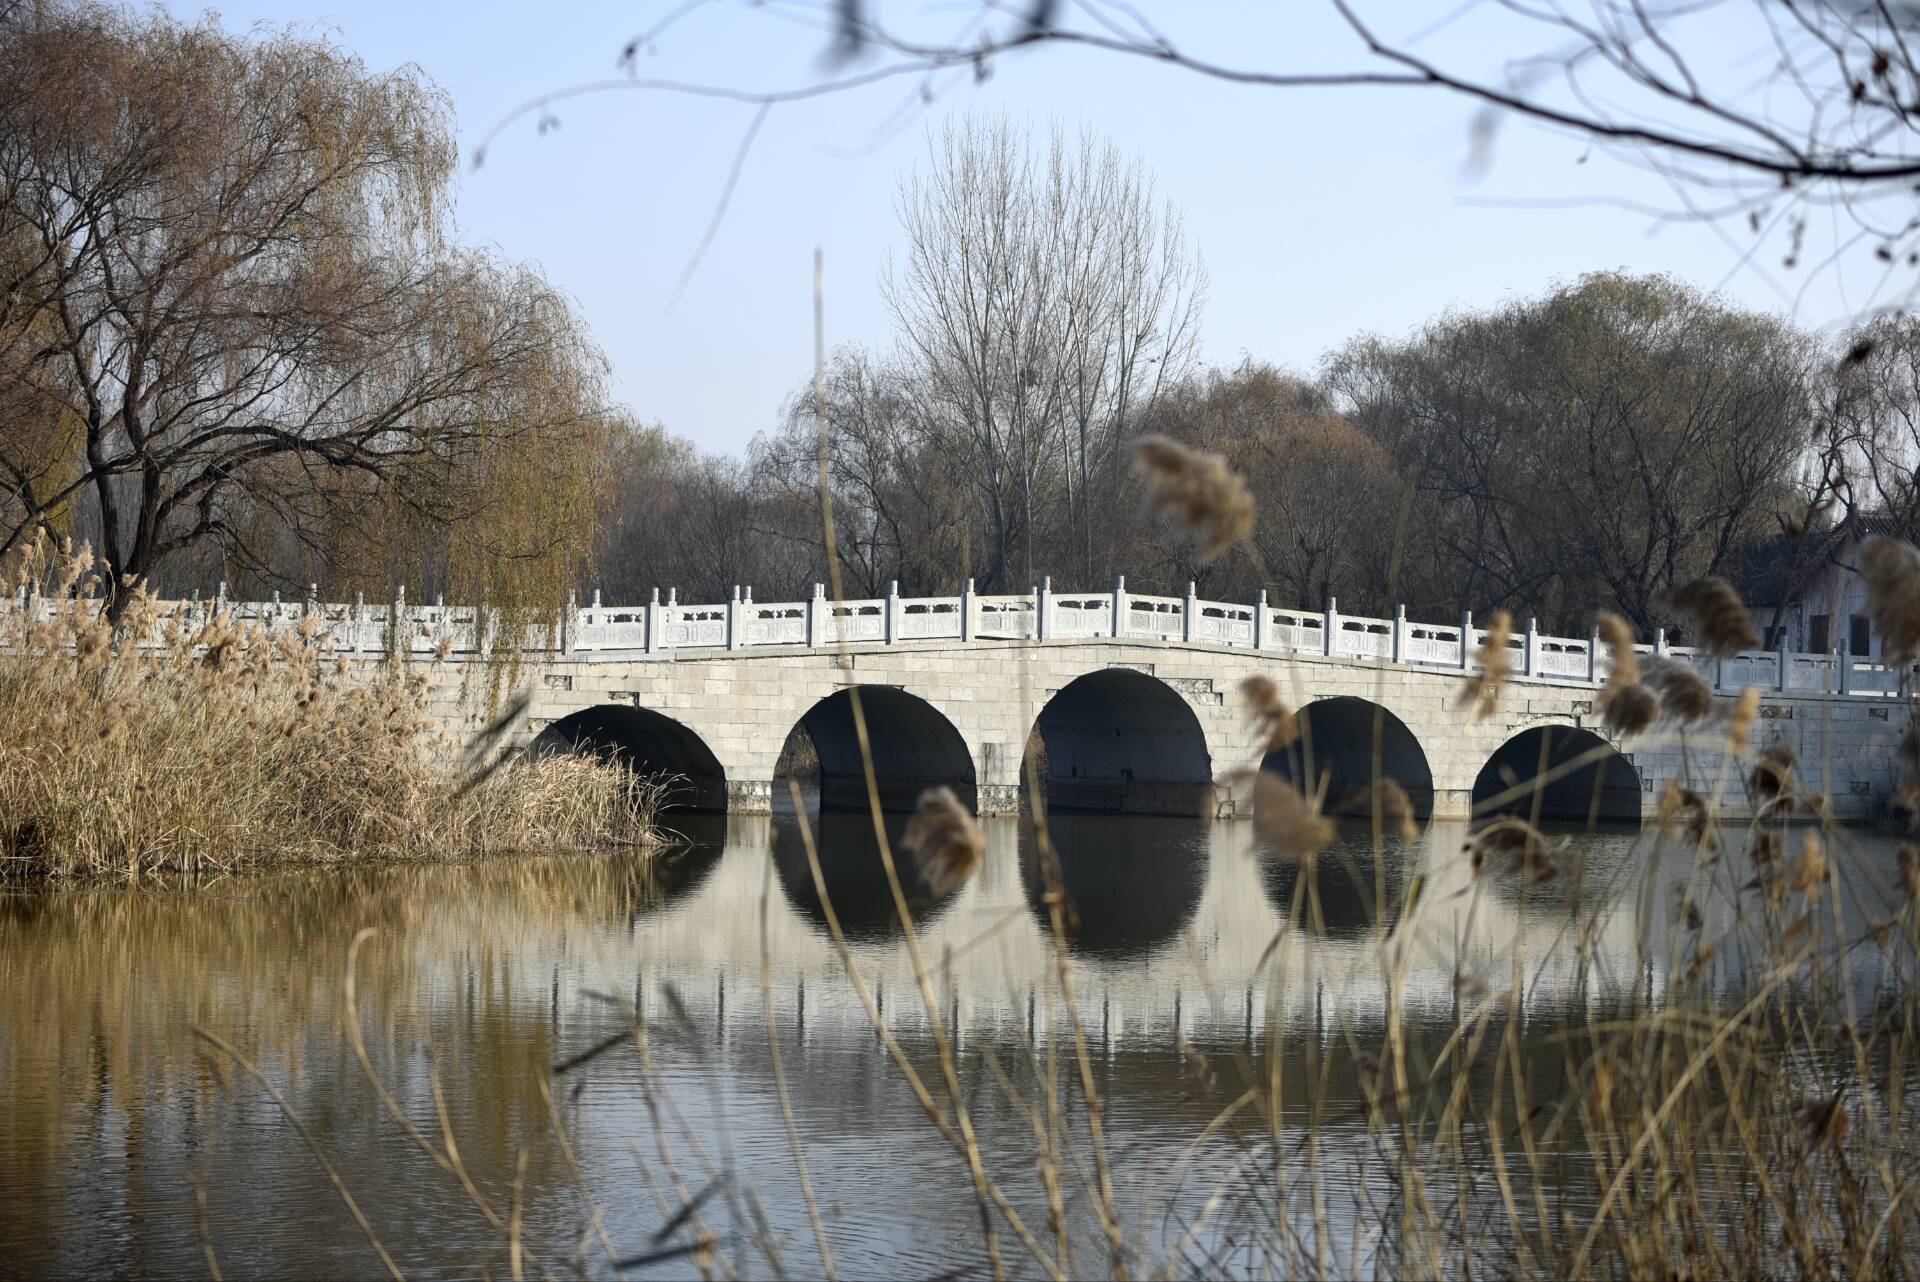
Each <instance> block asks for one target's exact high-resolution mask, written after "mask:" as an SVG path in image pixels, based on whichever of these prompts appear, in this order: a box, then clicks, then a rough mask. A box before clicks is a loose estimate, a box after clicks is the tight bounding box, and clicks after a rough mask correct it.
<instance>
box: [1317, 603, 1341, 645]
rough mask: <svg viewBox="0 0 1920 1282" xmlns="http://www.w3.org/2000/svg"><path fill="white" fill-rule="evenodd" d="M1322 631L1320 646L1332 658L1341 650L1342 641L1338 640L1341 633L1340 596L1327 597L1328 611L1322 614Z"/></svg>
mask: <svg viewBox="0 0 1920 1282" xmlns="http://www.w3.org/2000/svg"><path fill="white" fill-rule="evenodd" d="M1320 631H1321V637H1320V648H1321V650H1322V651H1323V652H1325V654H1326V655H1327V657H1328V658H1332V657H1333V656H1334V655H1336V654H1338V653H1339V652H1340V642H1339V640H1338V637H1339V634H1340V600H1339V598H1338V597H1328V598H1327V608H1326V612H1325V614H1324V615H1322V616H1321V623H1320Z"/></svg>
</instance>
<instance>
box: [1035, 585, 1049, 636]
mask: <svg viewBox="0 0 1920 1282" xmlns="http://www.w3.org/2000/svg"><path fill="white" fill-rule="evenodd" d="M1033 635H1034V639H1035V640H1037V641H1045V640H1047V639H1048V638H1050V637H1051V636H1052V635H1053V576H1052V575H1051V574H1047V575H1043V576H1041V579H1040V595H1039V598H1038V603H1037V605H1036V606H1035V609H1034V611H1033Z"/></svg>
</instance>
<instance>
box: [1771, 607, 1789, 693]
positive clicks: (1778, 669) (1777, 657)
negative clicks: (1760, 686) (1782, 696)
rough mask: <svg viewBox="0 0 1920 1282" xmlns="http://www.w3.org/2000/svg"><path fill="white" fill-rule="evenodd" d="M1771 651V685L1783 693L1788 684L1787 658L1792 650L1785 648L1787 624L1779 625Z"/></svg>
mask: <svg viewBox="0 0 1920 1282" xmlns="http://www.w3.org/2000/svg"><path fill="white" fill-rule="evenodd" d="M1773 651H1774V659H1773V686H1774V689H1776V690H1779V691H1781V692H1782V693H1785V691H1786V690H1787V688H1788V685H1789V680H1788V676H1787V673H1788V672H1789V671H1790V669H1789V668H1788V667H1787V660H1788V658H1789V657H1790V656H1791V654H1792V651H1790V650H1788V649H1787V625H1786V624H1784V623H1783V624H1781V625H1780V632H1779V635H1777V636H1775V637H1774V639H1773Z"/></svg>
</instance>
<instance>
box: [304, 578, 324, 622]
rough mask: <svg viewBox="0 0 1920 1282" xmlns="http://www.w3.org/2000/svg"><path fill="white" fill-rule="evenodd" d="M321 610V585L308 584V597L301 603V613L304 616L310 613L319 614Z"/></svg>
mask: <svg viewBox="0 0 1920 1282" xmlns="http://www.w3.org/2000/svg"><path fill="white" fill-rule="evenodd" d="M319 610H320V585H319V584H318V583H309V584H307V599H306V600H305V601H302V602H301V603H300V613H301V615H302V616H305V615H309V614H317V613H318V612H319Z"/></svg>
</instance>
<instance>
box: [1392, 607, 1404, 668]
mask: <svg viewBox="0 0 1920 1282" xmlns="http://www.w3.org/2000/svg"><path fill="white" fill-rule="evenodd" d="M1393 661H1394V662H1395V663H1405V662H1406V661H1407V607H1406V606H1404V605H1396V606H1394V607H1393Z"/></svg>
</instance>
